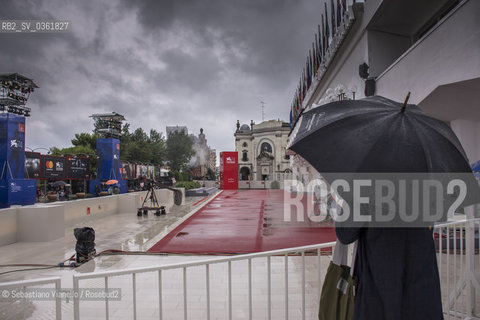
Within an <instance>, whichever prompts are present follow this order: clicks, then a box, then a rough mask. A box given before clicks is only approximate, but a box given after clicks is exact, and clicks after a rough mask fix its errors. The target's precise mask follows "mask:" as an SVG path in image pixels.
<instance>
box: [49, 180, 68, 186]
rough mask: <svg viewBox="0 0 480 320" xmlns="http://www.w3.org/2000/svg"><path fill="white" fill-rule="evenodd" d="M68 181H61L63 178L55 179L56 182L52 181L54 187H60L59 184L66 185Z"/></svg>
mask: <svg viewBox="0 0 480 320" xmlns="http://www.w3.org/2000/svg"><path fill="white" fill-rule="evenodd" d="M66 185H67V183H66V182H65V181H61V180H58V181H55V182H54V183H52V186H54V187H59V186H66Z"/></svg>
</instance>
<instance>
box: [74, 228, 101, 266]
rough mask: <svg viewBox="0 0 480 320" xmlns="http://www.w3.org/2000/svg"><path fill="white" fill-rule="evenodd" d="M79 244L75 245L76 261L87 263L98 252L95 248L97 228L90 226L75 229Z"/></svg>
mask: <svg viewBox="0 0 480 320" xmlns="http://www.w3.org/2000/svg"><path fill="white" fill-rule="evenodd" d="M73 234H74V235H75V239H77V244H76V245H75V251H76V254H77V256H76V260H75V261H76V262H77V263H85V262H87V261H89V260H91V259H92V258H93V257H94V256H95V253H96V250H95V230H93V228H90V227H83V228H75V229H73Z"/></svg>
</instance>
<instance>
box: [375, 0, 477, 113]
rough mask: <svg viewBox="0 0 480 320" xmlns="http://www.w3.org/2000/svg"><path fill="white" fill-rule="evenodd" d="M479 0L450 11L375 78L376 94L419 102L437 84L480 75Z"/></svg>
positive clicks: (467, 2)
mask: <svg viewBox="0 0 480 320" xmlns="http://www.w3.org/2000/svg"><path fill="white" fill-rule="evenodd" d="M479 12H480V1H478V0H470V1H466V2H464V4H463V5H461V6H459V7H457V8H456V9H454V10H452V12H450V13H449V14H448V15H447V16H446V17H445V18H444V19H443V23H441V24H440V25H438V26H437V28H436V29H433V30H430V32H429V33H427V34H426V35H425V36H424V37H423V38H422V39H420V40H419V41H418V42H417V43H416V44H415V45H414V46H413V47H411V48H410V49H409V50H408V51H407V52H406V53H405V54H404V55H402V56H401V57H400V58H399V59H398V60H397V61H396V62H395V63H393V64H392V65H391V66H390V68H389V69H387V70H386V71H385V72H384V73H383V74H382V75H380V76H379V77H378V78H377V91H376V93H377V94H378V95H384V96H387V97H389V98H390V99H392V100H396V101H403V100H404V99H405V97H406V95H407V93H408V92H409V91H410V92H411V96H410V100H409V102H410V103H415V104H418V103H420V102H421V101H422V100H423V99H425V97H427V96H428V95H429V94H430V93H431V92H432V91H433V90H434V89H435V88H436V87H438V86H440V85H443V84H448V83H453V82H458V81H462V80H467V79H474V78H478V77H479V76H480V57H479V53H480V28H479V26H480V23H479Z"/></svg>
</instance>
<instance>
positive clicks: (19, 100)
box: [0, 73, 38, 117]
mask: <svg viewBox="0 0 480 320" xmlns="http://www.w3.org/2000/svg"><path fill="white" fill-rule="evenodd" d="M35 88H38V86H37V85H36V84H35V83H34V82H33V80H32V79H29V78H27V77H24V76H22V75H21V74H18V73H12V74H2V75H0V112H3V113H5V112H7V113H12V114H17V115H20V116H25V117H29V116H30V112H31V109H30V108H29V107H27V106H26V103H27V101H28V98H29V97H30V93H32V92H33V91H34V90H35Z"/></svg>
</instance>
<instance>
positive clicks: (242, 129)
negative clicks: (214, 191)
mask: <svg viewBox="0 0 480 320" xmlns="http://www.w3.org/2000/svg"><path fill="white" fill-rule="evenodd" d="M289 132H290V128H289V124H288V123H286V122H283V121H281V120H269V121H264V122H262V123H259V124H255V123H254V122H253V121H251V123H250V126H249V125H247V124H243V125H240V122H239V121H238V120H237V130H236V131H235V134H234V136H235V150H236V151H237V152H238V158H239V160H238V171H239V174H240V177H239V178H240V180H241V181H242V180H243V181H245V180H250V181H262V180H267V181H273V180H277V181H283V179H285V178H286V177H287V178H288V177H290V176H291V172H292V170H291V167H290V157H289V156H288V155H287V154H286V153H285V150H286V149H285V148H286V146H287V139H288V133H289Z"/></svg>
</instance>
